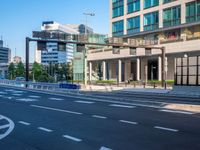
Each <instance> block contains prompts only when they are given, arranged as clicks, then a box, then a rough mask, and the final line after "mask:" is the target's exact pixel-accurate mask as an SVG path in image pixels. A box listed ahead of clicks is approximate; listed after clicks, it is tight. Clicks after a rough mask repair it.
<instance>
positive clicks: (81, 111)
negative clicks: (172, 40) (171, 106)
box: [0, 86, 200, 150]
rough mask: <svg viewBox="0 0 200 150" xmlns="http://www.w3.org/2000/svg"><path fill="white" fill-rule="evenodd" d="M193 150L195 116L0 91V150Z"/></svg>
mask: <svg viewBox="0 0 200 150" xmlns="http://www.w3.org/2000/svg"><path fill="white" fill-rule="evenodd" d="M137 99H139V98H137ZM142 99H144V98H142ZM146 99H147V100H148V97H147V98H146ZM169 99H170V98H169ZM102 100H104V99H103V98H102ZM1 137H2V138H1ZM199 149H200V115H199V114H193V113H187V112H181V111H170V110H166V109H162V108H160V109H156V108H149V107H140V106H134V105H131V104H123V103H117V102H114V101H113V102H111V101H110V102H103V101H102V102H101V98H99V101H95V100H92V99H91V98H90V99H88V100H87V98H85V97H84V96H81V97H80V96H79V97H76V96H62V95H57V94H54V93H51V94H48V93H40V92H31V91H26V90H23V89H21V90H19V89H15V88H10V87H1V86H0V150H199Z"/></svg>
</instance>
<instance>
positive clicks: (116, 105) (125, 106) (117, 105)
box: [109, 104, 135, 108]
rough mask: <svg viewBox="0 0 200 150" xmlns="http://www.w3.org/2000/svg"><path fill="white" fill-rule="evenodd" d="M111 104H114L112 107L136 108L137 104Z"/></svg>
mask: <svg viewBox="0 0 200 150" xmlns="http://www.w3.org/2000/svg"><path fill="white" fill-rule="evenodd" d="M109 106H112V107H121V108H135V106H128V105H119V104H111V105H109Z"/></svg>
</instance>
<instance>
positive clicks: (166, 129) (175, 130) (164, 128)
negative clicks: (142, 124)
mask: <svg viewBox="0 0 200 150" xmlns="http://www.w3.org/2000/svg"><path fill="white" fill-rule="evenodd" d="M154 128H155V129H160V130H165V131H171V132H178V130H177V129H171V128H166V127H160V126H155V127H154Z"/></svg>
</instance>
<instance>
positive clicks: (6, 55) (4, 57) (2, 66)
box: [0, 40, 11, 78]
mask: <svg viewBox="0 0 200 150" xmlns="http://www.w3.org/2000/svg"><path fill="white" fill-rule="evenodd" d="M10 61H11V49H9V48H7V47H4V46H3V41H2V40H0V78H5V77H6V75H7V72H8V64H9V63H10Z"/></svg>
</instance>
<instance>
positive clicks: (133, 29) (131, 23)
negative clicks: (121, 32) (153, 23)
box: [127, 16, 140, 34]
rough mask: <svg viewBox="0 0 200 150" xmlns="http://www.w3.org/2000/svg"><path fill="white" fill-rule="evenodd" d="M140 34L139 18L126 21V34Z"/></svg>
mask: <svg viewBox="0 0 200 150" xmlns="http://www.w3.org/2000/svg"><path fill="white" fill-rule="evenodd" d="M137 32H140V16H137V17H133V18H129V19H127V34H132V33H137Z"/></svg>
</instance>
